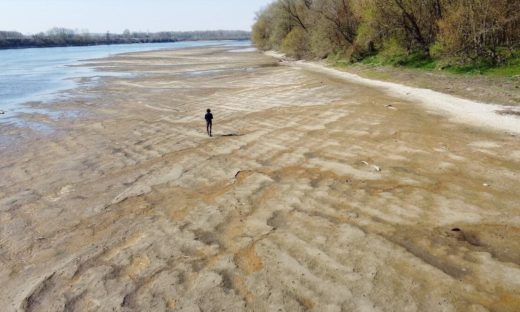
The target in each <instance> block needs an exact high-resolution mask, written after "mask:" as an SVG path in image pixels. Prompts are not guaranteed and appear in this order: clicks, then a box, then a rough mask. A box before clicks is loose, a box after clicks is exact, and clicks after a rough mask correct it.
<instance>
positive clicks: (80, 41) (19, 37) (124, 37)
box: [0, 28, 251, 50]
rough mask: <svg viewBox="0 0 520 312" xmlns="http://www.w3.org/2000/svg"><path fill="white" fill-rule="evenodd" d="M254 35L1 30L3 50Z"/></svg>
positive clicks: (193, 32) (244, 32) (241, 38)
mask: <svg viewBox="0 0 520 312" xmlns="http://www.w3.org/2000/svg"><path fill="white" fill-rule="evenodd" d="M250 38H251V33H250V32H248V31H242V30H209V31H182V32H180V31H179V32H175V31H165V32H154V33H150V32H131V31H129V30H125V31H124V32H123V33H122V34H113V33H110V32H107V33H105V34H94V33H88V32H77V31H74V30H71V29H66V28H53V29H51V30H49V31H47V32H45V33H43V32H42V33H38V34H36V35H24V34H22V33H20V32H16V31H0V49H4V50H5V49H23V48H50V47H68V46H94V45H107V44H131V43H165V42H178V41H202V40H250Z"/></svg>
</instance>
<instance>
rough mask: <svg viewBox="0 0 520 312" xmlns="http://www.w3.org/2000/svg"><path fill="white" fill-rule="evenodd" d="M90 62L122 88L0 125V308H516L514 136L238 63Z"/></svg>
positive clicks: (187, 56)
mask: <svg viewBox="0 0 520 312" xmlns="http://www.w3.org/2000/svg"><path fill="white" fill-rule="evenodd" d="M287 65H289V66H287ZM91 66H96V67H98V68H103V69H104V70H113V71H121V72H132V73H135V74H136V75H134V76H132V77H126V76H118V77H112V78H103V79H102V82H101V83H98V84H87V83H86V84H83V85H82V87H80V88H78V89H76V90H75V91H73V92H72V94H71V96H70V97H69V98H66V99H63V100H62V101H60V102H56V103H53V104H52V105H51V107H52V108H53V109H55V110H58V111H63V112H68V111H75V112H76V113H77V114H78V115H77V116H78V117H76V118H49V117H45V116H44V115H42V116H37V115H32V116H25V117H23V118H24V120H26V121H27V122H28V123H29V124H30V123H31V122H37V123H38V124H44V125H45V127H44V129H45V131H38V132H36V131H34V129H31V128H27V127H23V128H21V127H19V126H16V125H5V124H4V125H0V130H1V132H2V134H1V136H0V139H1V140H0V143H1V144H0V147H1V148H2V149H1V156H2V162H1V164H0V176H1V180H0V263H1V266H0V283H1V284H2V287H1V288H0V304H1V307H2V308H1V310H2V311H474V312H480V311H512V312H513V311H519V310H520V206H519V195H518V186H519V181H520V137H519V136H518V134H516V133H513V132H508V131H503V130H497V129H495V128H492V127H489V128H488V127H486V128H484V127H481V126H479V125H476V124H473V123H471V122H466V121H463V122H460V123H459V122H458V121H456V120H454V119H453V118H452V116H449V115H447V114H444V113H443V112H442V111H438V110H435V109H430V108H429V107H428V106H422V105H420V104H419V103H417V102H416V101H415V100H414V99H413V98H406V97H398V96H396V95H392V94H391V92H388V90H387V91H382V90H380V89H378V88H376V87H371V86H367V85H362V84H356V83H353V82H349V81H346V80H344V79H342V78H341V77H340V76H337V75H329V74H327V72H317V71H315V70H311V69H309V68H307V67H305V66H299V65H298V64H285V63H280V62H279V61H278V60H277V59H275V58H272V57H268V56H265V55H262V54H260V53H256V52H245V53H235V52H230V51H227V50H225V49H224V48H205V49H190V50H178V51H156V52H146V53H136V54H126V55H120V56H116V57H113V58H109V59H105V60H98V61H95V62H93V63H92V64H91ZM34 106H35V107H37V106H38V104H37V103H34ZM208 107H209V108H212V109H213V111H214V115H215V118H216V120H215V125H214V127H215V128H214V137H213V138H208V137H207V136H206V135H205V125H204V121H203V115H204V111H205V109H206V108H208ZM519 122H520V119H519Z"/></svg>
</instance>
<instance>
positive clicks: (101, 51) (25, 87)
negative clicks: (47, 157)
mask: <svg viewBox="0 0 520 312" xmlns="http://www.w3.org/2000/svg"><path fill="white" fill-rule="evenodd" d="M209 45H226V46H232V47H242V46H248V45H250V42H248V41H186V42H175V43H145V44H122V45H101V46H88V47H60V48H34V49H12V50H0V113H3V114H0V122H2V120H3V121H8V120H10V121H12V120H13V118H14V117H15V116H16V114H18V113H21V112H26V113H30V112H31V111H32V110H31V109H30V107H28V106H26V105H24V103H27V102H33V101H37V102H46V101H50V100H52V99H54V98H56V97H57V96H58V95H59V93H60V91H64V90H67V89H71V88H74V87H75V85H76V82H75V80H74V79H73V78H78V77H93V76H106V75H116V73H100V72H99V71H94V70H93V69H90V68H87V67H79V66H70V65H77V64H80V63H81V62H82V61H85V60H88V59H94V58H103V57H108V56H111V55H114V54H120V53H128V52H140V51H149V50H159V49H181V48H189V47H200V46H209ZM40 112H41V111H40Z"/></svg>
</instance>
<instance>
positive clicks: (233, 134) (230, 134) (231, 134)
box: [219, 133, 243, 137]
mask: <svg viewBox="0 0 520 312" xmlns="http://www.w3.org/2000/svg"><path fill="white" fill-rule="evenodd" d="M219 136H221V137H239V136H243V134H240V133H226V134H221V135H219Z"/></svg>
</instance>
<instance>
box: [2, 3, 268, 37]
mask: <svg viewBox="0 0 520 312" xmlns="http://www.w3.org/2000/svg"><path fill="white" fill-rule="evenodd" d="M271 2H272V0H0V30H14V31H20V32H22V33H24V34H35V33H38V32H41V31H47V30H49V29H51V28H53V27H65V28H70V29H75V30H80V31H83V30H88V31H90V32H107V31H110V32H113V33H121V32H123V31H124V30H125V29H129V30H131V31H150V32H155V31H189V30H217V29H218V30H220V29H222V30H250V29H251V26H252V25H253V23H254V18H255V13H256V12H257V11H259V10H260V9H261V8H263V7H265V6H267V5H268V4H269V3H271Z"/></svg>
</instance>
